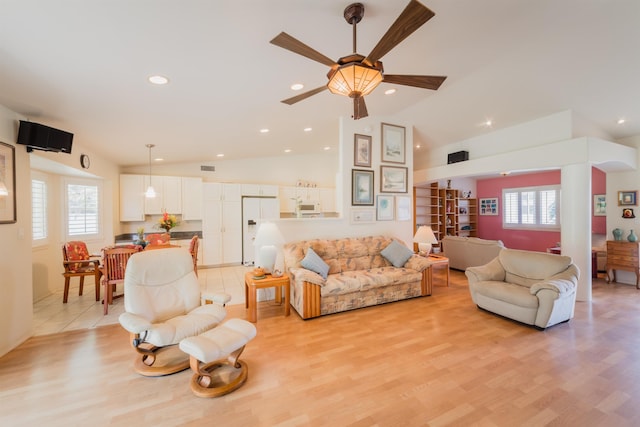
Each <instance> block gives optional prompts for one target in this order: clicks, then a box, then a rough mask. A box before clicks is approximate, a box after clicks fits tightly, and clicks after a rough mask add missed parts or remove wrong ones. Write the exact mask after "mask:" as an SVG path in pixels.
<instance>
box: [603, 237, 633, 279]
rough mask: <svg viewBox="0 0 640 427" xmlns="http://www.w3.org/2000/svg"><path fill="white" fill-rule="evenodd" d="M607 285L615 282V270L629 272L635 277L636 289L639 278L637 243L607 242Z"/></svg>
mask: <svg viewBox="0 0 640 427" xmlns="http://www.w3.org/2000/svg"><path fill="white" fill-rule="evenodd" d="M606 270H607V283H611V282H615V281H616V270H625V271H631V272H633V273H634V274H635V275H636V289H640V287H638V277H639V276H640V263H639V262H638V242H625V241H617V240H607V267H606Z"/></svg>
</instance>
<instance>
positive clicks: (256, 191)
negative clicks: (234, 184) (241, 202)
mask: <svg viewBox="0 0 640 427" xmlns="http://www.w3.org/2000/svg"><path fill="white" fill-rule="evenodd" d="M241 191H242V195H243V196H258V197H278V186H277V185H262V184H242V190H241Z"/></svg>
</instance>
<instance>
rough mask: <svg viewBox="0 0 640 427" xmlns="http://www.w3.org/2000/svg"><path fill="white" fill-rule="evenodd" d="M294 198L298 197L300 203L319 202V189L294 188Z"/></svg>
mask: <svg viewBox="0 0 640 427" xmlns="http://www.w3.org/2000/svg"><path fill="white" fill-rule="evenodd" d="M295 189H296V196H297V197H300V199H301V200H302V203H306V202H317V201H318V200H320V189H319V188H314V187H295Z"/></svg>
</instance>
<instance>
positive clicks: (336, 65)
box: [271, 0, 446, 120]
mask: <svg viewBox="0 0 640 427" xmlns="http://www.w3.org/2000/svg"><path fill="white" fill-rule="evenodd" d="M363 16H364V5H363V4H362V3H353V4H350V5H349V6H347V7H346V9H345V10H344V18H345V20H346V21H347V23H349V24H350V25H351V26H352V27H353V53H352V54H351V55H348V56H344V57H342V58H339V59H338V61H336V62H334V61H333V60H332V59H330V58H328V57H326V56H324V55H323V54H321V53H320V52H318V51H316V50H314V49H312V48H311V47H309V46H307V45H306V44H304V43H302V42H301V41H299V40H297V39H295V38H294V37H292V36H290V35H289V34H287V33H285V32H282V33H280V34H278V35H277V36H276V37H274V38H273V40H271V43H272V44H274V45H276V46H279V47H281V48H283V49H287V50H289V51H291V52H293V53H297V54H299V55H302V56H305V57H307V58H309V59H312V60H314V61H316V62H319V63H321V64H324V65H327V66H329V67H330V70H329V72H328V73H327V78H328V79H329V82H328V83H327V84H326V85H324V86H320V87H318V88H315V89H312V90H310V91H308V92H305V93H302V94H300V95H297V96H294V97H292V98H288V99H285V100H283V101H282V102H284V103H285V104H288V105H292V104H295V103H296V102H299V101H302V100H303V99H307V98H309V97H310V96H313V95H315V94H317V93H320V92H322V91H324V90H325V89H329V91H330V92H331V93H334V94H337V95H344V96H348V97H350V98H353V118H354V119H355V120H357V119H360V118H363V117H367V116H368V113H367V106H366V104H365V102H364V96H365V95H368V94H369V93H371V92H372V91H373V90H374V89H375V88H376V87H377V86H378V85H379V84H380V83H382V82H385V83H393V84H399V85H405V86H413V87H418V88H423V89H432V90H437V89H438V88H439V87H440V85H441V84H442V82H444V80H445V79H446V77H445V76H420V75H400V74H394V75H391V74H384V69H383V67H382V62H381V61H380V58H382V57H383V56H384V55H385V54H387V53H388V52H389V51H390V50H391V49H393V48H394V47H396V46H397V45H398V44H399V43H400V42H402V41H403V40H404V39H406V38H407V37H408V36H409V35H411V34H412V33H413V32H414V31H415V30H417V29H418V28H420V27H421V26H422V25H423V24H424V23H425V22H427V21H428V20H429V19H431V18H432V17H433V16H435V13H433V12H432V11H431V10H429V9H428V8H427V7H426V6H424V5H423V4H421V3H420V2H418V1H417V0H411V1H410V2H409V4H408V5H407V7H406V8H405V9H404V11H402V13H401V14H400V16H398V18H397V19H396V21H395V22H394V23H393V24H392V25H391V27H390V28H389V29H388V30H387V32H386V33H385V34H384V36H382V38H381V39H380V41H379V42H378V44H377V45H376V46H375V47H374V48H373V50H372V51H371V53H369V55H368V56H367V57H364V56H362V55H359V54H358V53H357V36H356V25H357V24H358V23H359V22H360V21H361V20H362V17H363Z"/></svg>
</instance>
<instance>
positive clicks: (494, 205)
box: [480, 197, 498, 215]
mask: <svg viewBox="0 0 640 427" xmlns="http://www.w3.org/2000/svg"><path fill="white" fill-rule="evenodd" d="M480 215H498V198H497V197H492V198H490V199H480Z"/></svg>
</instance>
